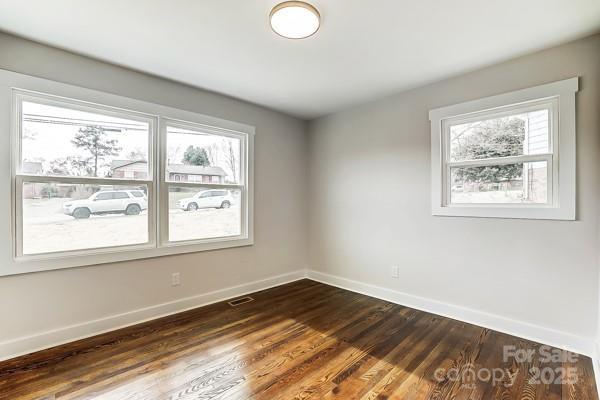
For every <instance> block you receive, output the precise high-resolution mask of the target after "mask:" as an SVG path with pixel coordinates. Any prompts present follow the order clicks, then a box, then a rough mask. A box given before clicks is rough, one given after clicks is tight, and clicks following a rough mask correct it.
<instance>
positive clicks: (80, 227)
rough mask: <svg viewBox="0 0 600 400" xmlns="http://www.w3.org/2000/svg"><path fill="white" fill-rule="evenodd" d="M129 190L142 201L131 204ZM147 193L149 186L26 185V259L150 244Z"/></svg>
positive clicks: (24, 199) (24, 204)
mask: <svg viewBox="0 0 600 400" xmlns="http://www.w3.org/2000/svg"><path fill="white" fill-rule="evenodd" d="M130 189H134V190H138V191H141V192H143V193H144V196H143V197H138V198H133V197H131V198H130V197H129V196H127V193H128V190H130ZM147 193H148V188H147V187H146V186H135V187H131V186H123V185H110V186H104V185H103V186H99V185H83V184H65V183H60V182H53V183H24V184H23V254H39V253H51V252H57V251H68V250H81V249H93V248H101V247H109V246H123V245H131V244H139V243H147V242H148V212H147V209H148V200H147V195H146V194H147ZM122 196H127V197H126V198H121V197H122ZM115 197H118V198H116V199H115Z"/></svg>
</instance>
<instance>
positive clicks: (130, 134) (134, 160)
mask: <svg viewBox="0 0 600 400" xmlns="http://www.w3.org/2000/svg"><path fill="white" fill-rule="evenodd" d="M0 89H1V92H0V100H1V101H0V120H1V121H2V124H3V125H2V127H3V130H4V131H5V132H6V133H7V134H6V135H3V136H2V137H1V138H0V140H3V142H2V143H0V144H2V146H0V148H2V149H5V150H4V151H6V156H7V157H6V159H10V160H11V165H10V168H8V169H5V170H0V174H4V175H3V176H4V177H5V179H6V181H11V191H10V193H11V196H4V197H2V196H0V206H2V207H5V209H11V213H10V215H11V221H10V224H9V225H10V227H11V229H10V231H5V232H4V234H5V235H6V237H3V238H2V239H3V240H1V242H2V244H0V247H1V246H4V247H3V250H1V254H3V257H4V256H5V257H6V260H2V262H0V264H1V265H2V267H0V275H9V274H18V273H25V272H32V271H39V270H47V269H57V268H65V267H72V266H82V265H90V264H99V263H105V262H114V261H122V260H128V259H137V258H146V257H156V256H161V255H168V254H176V253H185V252H194V251H202V250H213V249H220V248H227V247H235V246H244V245H250V244H252V243H253V235H252V221H253V220H252V198H253V194H252V193H253V192H252V190H253V185H252V184H253V179H252V177H253V167H252V156H253V136H254V128H253V127H251V126H248V125H245V124H240V123H236V122H231V121H225V120H221V119H217V118H212V117H207V116H204V115H201V114H196V113H193V112H189V111H185V110H181V109H176V108H172V107H167V106H163V105H158V104H153V103H148V102H143V101H139V100H134V99H130V98H125V97H121V96H116V95H112V94H107V93H102V92H97V91H93V90H88V89H84V88H79V87H74V86H70V85H64V84H60V83H57V82H52V81H48V80H44V79H39V78H34V77H30V76H26V75H21V74H16V73H12V72H8V71H0ZM8 132H10V135H9V134H8ZM5 250H6V251H5ZM4 253H6V254H4Z"/></svg>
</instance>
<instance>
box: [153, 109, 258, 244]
mask: <svg viewBox="0 0 600 400" xmlns="http://www.w3.org/2000/svg"><path fill="white" fill-rule="evenodd" d="M163 131H164V136H165V138H166V146H165V148H164V151H165V152H166V153H167V155H166V159H167V160H168V165H167V170H168V171H180V172H181V173H186V174H189V175H188V176H190V177H192V176H194V177H197V178H200V177H202V179H197V178H194V179H188V180H187V182H185V185H184V183H183V182H180V181H178V180H177V179H173V180H169V179H168V178H169V175H168V174H165V177H166V178H167V180H166V182H165V183H164V192H165V193H168V204H169V207H168V216H166V217H165V221H164V224H163V229H164V235H163V237H164V238H165V240H166V243H168V244H180V243H182V242H189V241H195V240H206V239H216V238H222V239H227V238H232V237H237V236H239V235H241V234H242V232H243V231H244V230H245V229H246V227H245V224H246V222H245V214H244V212H243V210H244V207H242V204H243V203H244V202H245V198H246V196H247V194H246V184H245V182H246V177H245V173H246V172H245V171H244V168H242V165H244V164H245V160H244V154H246V149H245V142H244V140H243V138H242V137H240V136H239V135H238V134H236V133H233V132H222V131H215V130H214V129H211V128H210V127H206V126H201V125H197V124H193V123H189V122H183V121H175V120H164V121H163ZM212 174H215V175H218V176H222V177H223V182H221V183H211V181H210V176H211V175H212ZM215 187H221V188H226V189H227V190H216V189H215ZM228 193H231V194H228Z"/></svg>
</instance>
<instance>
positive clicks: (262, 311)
mask: <svg viewBox="0 0 600 400" xmlns="http://www.w3.org/2000/svg"><path fill="white" fill-rule="evenodd" d="M251 296H252V297H253V298H254V299H255V300H254V301H252V302H249V303H245V304H241V305H239V306H236V307H232V306H230V305H229V304H227V302H223V303H219V304H214V305H211V306H207V307H203V308H198V309H195V310H192V311H188V312H185V313H181V314H177V315H174V316H170V317H166V318H162V319H160V320H155V321H151V322H149V323H144V324H140V325H136V326H133V327H129V328H125V329H122V330H119V331H115V332H110V333H107V334H103V335H99V336H96V337H93V338H89V339H85V340H81V341H78V342H74V343H70V344H68V345H64V346H59V347H56V348H53V349H49V350H44V351H42V352H38V353H33V354H30V355H27V356H24V357H20V358H17V359H13V360H9V361H5V362H3V363H0V399H10V400H15V399H103V400H104V399H106V400H113V399H128V400H134V399H136V400H140V399H169V400H184V399H269V400H271V399H485V400H488V399H503V400H505V399H532V400H535V399H578V400H585V399H595V400H597V399H598V397H597V395H596V387H595V382H594V376H593V370H592V362H591V360H590V359H589V358H587V357H583V356H577V355H575V354H573V353H566V352H558V351H556V352H555V353H553V355H554V356H556V357H557V356H558V355H561V356H564V357H566V356H568V357H571V358H576V359H568V360H564V361H561V360H557V359H553V360H546V359H545V356H546V350H548V349H546V348H545V347H542V346H541V345H540V344H537V343H533V342H529V341H526V340H523V339H519V338H515V337H512V336H508V335H505V334H501V333H498V332H494V331H491V330H488V329H484V328H480V327H477V326H474V325H469V324H466V323H462V322H458V321H455V320H451V319H448V318H443V317H439V316H436V315H433V314H428V313H425V312H421V311H417V310H414V309H410V308H406V307H402V306H399V305H395V304H391V303H387V302H385V301H381V300H377V299H374V298H371V297H367V296H363V295H360V294H355V293H352V292H348V291H344V290H341V289H337V288H334V287H330V286H327V285H323V284H320V283H317V282H313V281H310V280H302V281H298V282H294V283H291V284H288V285H283V286H279V287H277V288H273V289H269V290H265V291H262V292H258V293H255V294H252V295H251ZM504 346H514V347H504ZM512 350H530V351H532V352H533V353H534V355H533V356H532V357H531V359H527V357H523V358H519V357H516V358H515V357H513V356H512V355H513V352H512ZM504 351H510V354H509V356H510V357H508V358H506V359H504V360H503V354H504ZM559 353H560V354H559ZM519 355H523V354H522V352H521V353H519ZM535 368H538V369H539V370H540V371H541V374H539V375H541V376H538V374H537V373H536V370H535ZM561 368H564V369H565V371H567V373H566V374H565V376H562V370H561ZM561 376H562V378H563V379H562V381H563V383H562V384H559V383H554V381H555V380H556V379H557V378H560V377H561ZM537 378H539V379H537ZM494 379H495V381H494ZM536 380H540V383H539V384H538V383H536ZM544 382H552V383H551V384H545V383H544ZM511 383H512V384H511Z"/></svg>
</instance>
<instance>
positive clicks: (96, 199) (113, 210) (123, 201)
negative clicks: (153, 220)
mask: <svg viewBox="0 0 600 400" xmlns="http://www.w3.org/2000/svg"><path fill="white" fill-rule="evenodd" d="M147 208H148V198H147V197H146V195H145V194H144V192H142V191H141V190H101V191H99V192H96V193H94V194H93V195H91V196H90V197H88V198H87V199H85V200H73V201H70V202H68V203H65V204H63V213H65V214H67V215H70V216H72V217H74V218H77V219H81V218H89V217H90V215H92V214H127V215H138V214H139V213H141V212H142V210H146V209H147Z"/></svg>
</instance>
